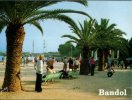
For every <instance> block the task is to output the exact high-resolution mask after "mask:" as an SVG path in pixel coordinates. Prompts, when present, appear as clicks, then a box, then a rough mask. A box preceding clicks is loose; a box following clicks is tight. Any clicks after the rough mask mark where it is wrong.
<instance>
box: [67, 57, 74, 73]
mask: <svg viewBox="0 0 132 100" xmlns="http://www.w3.org/2000/svg"><path fill="white" fill-rule="evenodd" d="M68 62H69V70H73V59H72V58H70V59H69V61H68Z"/></svg>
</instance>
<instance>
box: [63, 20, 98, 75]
mask: <svg viewBox="0 0 132 100" xmlns="http://www.w3.org/2000/svg"><path fill="white" fill-rule="evenodd" d="M94 24H95V20H89V21H87V20H85V21H84V24H83V25H82V24H81V23H79V25H80V26H77V25H74V26H70V28H71V30H72V33H74V34H75V35H74V34H73V35H63V36H62V37H68V38H70V41H68V42H74V43H76V44H77V45H79V46H80V47H81V50H82V63H81V66H80V74H81V75H88V73H89V68H90V65H89V63H88V62H89V61H88V59H89V50H90V48H91V47H93V46H94V37H95V33H96V30H95V27H94Z"/></svg>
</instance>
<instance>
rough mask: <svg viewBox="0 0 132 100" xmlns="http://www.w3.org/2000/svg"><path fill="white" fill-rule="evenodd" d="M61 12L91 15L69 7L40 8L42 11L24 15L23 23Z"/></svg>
mask: <svg viewBox="0 0 132 100" xmlns="http://www.w3.org/2000/svg"><path fill="white" fill-rule="evenodd" d="M61 13H78V14H82V15H85V16H88V17H89V18H90V19H91V16H90V15H89V14H87V13H85V12H82V11H75V10H70V9H68V10H65V9H56V10H46V11H44V10H42V11H35V12H34V13H30V16H26V18H25V21H24V24H26V23H28V22H29V21H32V20H39V19H44V18H45V17H47V16H51V15H57V14H61Z"/></svg>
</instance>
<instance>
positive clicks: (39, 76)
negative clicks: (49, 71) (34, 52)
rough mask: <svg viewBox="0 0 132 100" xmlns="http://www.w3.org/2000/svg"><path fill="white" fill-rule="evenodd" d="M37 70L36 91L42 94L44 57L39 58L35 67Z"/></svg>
mask: <svg viewBox="0 0 132 100" xmlns="http://www.w3.org/2000/svg"><path fill="white" fill-rule="evenodd" d="M34 68H35V70H36V83H35V91H37V92H42V88H41V83H42V74H43V59H42V56H39V59H38V60H37V63H35V66H34Z"/></svg>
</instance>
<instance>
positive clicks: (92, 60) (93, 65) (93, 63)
mask: <svg viewBox="0 0 132 100" xmlns="http://www.w3.org/2000/svg"><path fill="white" fill-rule="evenodd" d="M90 65H91V76H94V69H95V60H94V57H92V58H91V59H90Z"/></svg>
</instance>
